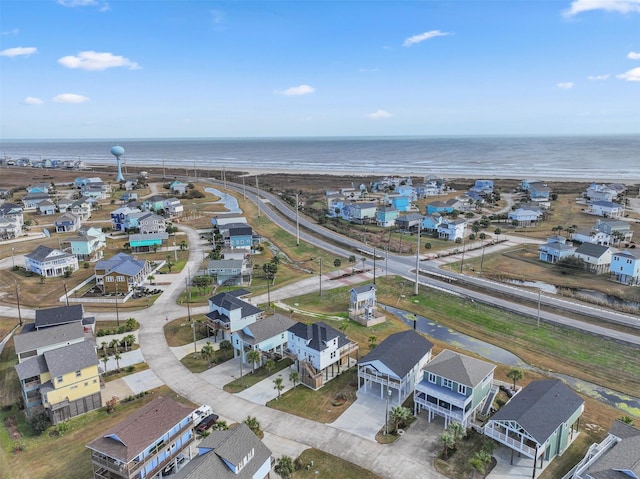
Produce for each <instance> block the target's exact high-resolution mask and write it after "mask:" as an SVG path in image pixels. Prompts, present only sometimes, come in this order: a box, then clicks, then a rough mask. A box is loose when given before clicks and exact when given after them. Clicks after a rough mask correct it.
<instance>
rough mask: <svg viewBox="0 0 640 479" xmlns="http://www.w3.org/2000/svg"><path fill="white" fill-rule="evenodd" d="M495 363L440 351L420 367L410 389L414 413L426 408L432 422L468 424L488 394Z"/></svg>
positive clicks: (446, 424)
mask: <svg viewBox="0 0 640 479" xmlns="http://www.w3.org/2000/svg"><path fill="white" fill-rule="evenodd" d="M495 368H496V366H495V364H491V363H488V362H485V361H482V360H480V359H475V358H472V357H470V356H465V355H464V354H460V353H456V352H454V351H451V350H449V349H445V350H443V351H442V352H441V353H440V354H438V355H437V356H436V357H435V358H433V360H432V361H431V362H429V363H427V364H426V365H425V366H424V367H423V368H422V380H420V381H419V382H418V383H417V384H416V387H415V390H414V392H413V402H414V414H415V415H417V414H418V413H420V412H421V411H422V410H424V411H427V414H428V420H429V422H431V420H432V419H434V418H435V416H442V417H443V418H444V427H445V428H447V427H448V426H449V423H451V422H457V423H459V424H461V425H462V426H463V427H465V428H466V427H469V426H470V423H471V421H473V420H474V419H475V417H476V413H477V412H478V410H479V409H480V407H481V406H482V405H483V404H484V403H485V401H487V399H488V398H489V397H491V396H490V394H489V393H490V392H491V387H492V385H493V371H494V370H495Z"/></svg>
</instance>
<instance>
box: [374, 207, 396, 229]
mask: <svg viewBox="0 0 640 479" xmlns="http://www.w3.org/2000/svg"><path fill="white" fill-rule="evenodd" d="M399 214H400V212H399V211H398V210H397V209H396V208H394V207H393V206H378V208H377V209H376V224H377V225H378V226H382V227H383V228H388V227H390V226H394V225H395V224H396V219H397V218H398V215H399Z"/></svg>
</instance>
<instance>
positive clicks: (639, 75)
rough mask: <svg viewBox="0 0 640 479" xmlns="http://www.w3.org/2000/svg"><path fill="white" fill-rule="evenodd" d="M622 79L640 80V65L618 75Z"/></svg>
mask: <svg viewBox="0 0 640 479" xmlns="http://www.w3.org/2000/svg"><path fill="white" fill-rule="evenodd" d="M616 76H617V77H618V78H620V79H621V80H627V81H640V67H636V68H632V69H631V70H629V71H626V72H624V73H622V74H620V75H616Z"/></svg>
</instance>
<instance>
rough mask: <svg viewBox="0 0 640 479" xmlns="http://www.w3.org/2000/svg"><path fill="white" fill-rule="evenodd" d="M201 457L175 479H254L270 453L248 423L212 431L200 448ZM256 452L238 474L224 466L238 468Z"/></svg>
mask: <svg viewBox="0 0 640 479" xmlns="http://www.w3.org/2000/svg"><path fill="white" fill-rule="evenodd" d="M198 448H199V452H200V454H199V455H198V456H197V457H195V458H194V459H192V460H191V461H190V462H189V463H188V464H187V465H186V466H185V467H184V468H183V469H182V470H180V471H179V472H178V473H177V474H176V475H175V479H209V478H212V477H215V478H216V479H226V478H233V479H251V478H253V476H254V474H255V473H256V472H257V471H258V469H259V468H260V467H261V466H262V465H263V464H264V463H265V462H266V461H267V460H270V458H271V451H270V450H269V448H267V446H265V445H264V443H263V442H262V441H261V440H260V439H259V438H258V437H257V436H256V435H255V434H254V433H253V432H251V429H249V427H248V426H247V425H246V424H239V425H238V426H237V427H235V428H233V429H229V430H227V431H213V432H212V433H211V434H210V435H209V436H207V437H206V438H204V439H203V440H202V442H201V443H200V444H199V445H198ZM252 451H253V457H251V459H250V460H249V461H248V462H247V463H246V464H245V465H244V466H243V467H242V469H240V471H239V472H238V474H235V473H234V472H233V471H232V470H231V469H230V468H229V466H228V465H227V464H226V463H225V461H227V462H228V463H230V464H233V465H234V466H236V467H237V466H238V465H239V464H240V463H241V461H242V460H243V459H244V458H245V457H246V456H248V455H249V454H250V453H251V452H252Z"/></svg>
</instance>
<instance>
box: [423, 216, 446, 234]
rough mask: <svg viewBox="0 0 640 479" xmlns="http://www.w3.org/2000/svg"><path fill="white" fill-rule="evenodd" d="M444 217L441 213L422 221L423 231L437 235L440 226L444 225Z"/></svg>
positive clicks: (426, 217)
mask: <svg viewBox="0 0 640 479" xmlns="http://www.w3.org/2000/svg"><path fill="white" fill-rule="evenodd" d="M442 219H443V218H442V216H440V214H439V213H434V214H432V215H427V216H425V217H424V219H423V220H422V231H423V232H427V233H432V234H433V233H435V232H436V231H438V226H440V225H441V224H442Z"/></svg>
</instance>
